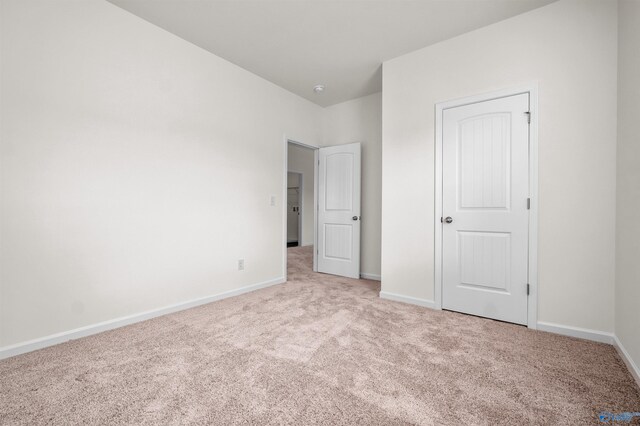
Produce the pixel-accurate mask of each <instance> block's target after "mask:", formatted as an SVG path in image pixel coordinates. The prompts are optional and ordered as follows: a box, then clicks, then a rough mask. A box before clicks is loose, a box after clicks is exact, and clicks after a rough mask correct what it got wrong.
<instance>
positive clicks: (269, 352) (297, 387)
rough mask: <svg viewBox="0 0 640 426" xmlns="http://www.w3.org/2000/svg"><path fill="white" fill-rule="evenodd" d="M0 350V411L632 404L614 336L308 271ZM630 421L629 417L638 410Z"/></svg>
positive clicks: (301, 411)
mask: <svg viewBox="0 0 640 426" xmlns="http://www.w3.org/2000/svg"><path fill="white" fill-rule="evenodd" d="M289 256H290V260H289V281H288V282H287V283H286V284H283V285H278V286H274V287H270V288H268V289H263V290H260V291H256V292H253V293H250V294H246V295H242V296H238V297H234V298H230V299H226V300H223V301H220V302H215V303H211V304H209V305H205V306H201V307H198V308H194V309H190V310H187V311H183V312H179V313H176V314H172V315H167V316H164V317H160V318H156V319H153V320H150V321H146V322H143V323H139V324H135V325H132V326H128V327H124V328H120V329H117V330H113V331H109V332H105V333H102V334H98V335H95V336H91V337H87V338H83V339H79V340H75V341H71V342H68V343H65V344H61V345H58V346H54V347H50V348H47V349H43V350H40V351H36V352H32V353H29V354H25V355H21V356H17V357H14V358H10V359H6V360H4V361H1V362H0V423H1V424H10V425H13V424H29V425H32V424H59V425H63V424H64V425H67V424H77V423H83V424H91V425H105V424H224V425H226V424H296V425H307V424H356V423H357V424H364V425H394V424H423V425H431V424H437V425H460V424H479V425H497V424H505V425H523V424H568V425H577V424H599V420H598V418H597V415H598V413H599V412H600V411H604V410H606V411H610V412H623V411H640V390H639V389H638V387H637V386H636V385H635V383H634V382H633V379H632V378H631V376H630V375H629V373H628V371H627V370H626V368H625V366H624V364H623V363H622V361H621V360H620V358H619V357H618V355H617V354H616V351H615V349H614V348H613V347H611V346H608V345H604V344H598V343H593V342H589V341H584V340H578V339H572V338H567V337H562V336H557V335H553V334H549V333H543V332H535V331H531V330H528V329H526V328H523V327H519V326H515V325H511V324H505V323H501V322H496V321H491V320H486V319H481V318H476V317H472V316H466V315H461V314H457V313H452V312H444V311H442V312H438V311H433V310H429V309H426V308H421V307H417V306H411V305H406V304H402V303H396V302H391V301H385V300H381V299H379V298H378V291H379V283H377V282H373V281H364V280H350V279H344V278H339V277H333V276H329V275H323V274H314V273H313V272H311V266H310V265H311V249H310V248H292V249H289ZM635 422H636V424H637V423H638V421H635Z"/></svg>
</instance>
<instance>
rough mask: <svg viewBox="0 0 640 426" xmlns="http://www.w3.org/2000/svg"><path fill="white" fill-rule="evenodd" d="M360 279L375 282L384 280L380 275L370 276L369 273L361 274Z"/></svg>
mask: <svg viewBox="0 0 640 426" xmlns="http://www.w3.org/2000/svg"><path fill="white" fill-rule="evenodd" d="M360 278H362V279H364V280H373V281H381V280H382V278H381V277H380V275H378V274H370V273H368V272H361V273H360Z"/></svg>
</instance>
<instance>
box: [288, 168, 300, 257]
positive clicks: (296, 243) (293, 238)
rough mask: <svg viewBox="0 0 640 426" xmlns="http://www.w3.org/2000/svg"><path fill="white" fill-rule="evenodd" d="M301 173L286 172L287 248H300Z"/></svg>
mask: <svg viewBox="0 0 640 426" xmlns="http://www.w3.org/2000/svg"><path fill="white" fill-rule="evenodd" d="M303 179H304V178H303V175H302V173H297V172H289V171H288V172H287V248H290V247H300V246H302V216H301V209H302V202H303V200H302V190H303V187H304V184H303Z"/></svg>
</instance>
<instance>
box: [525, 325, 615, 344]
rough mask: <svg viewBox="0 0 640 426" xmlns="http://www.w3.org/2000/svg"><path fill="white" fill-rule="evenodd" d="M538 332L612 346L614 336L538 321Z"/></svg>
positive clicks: (603, 332) (607, 333)
mask: <svg viewBox="0 0 640 426" xmlns="http://www.w3.org/2000/svg"><path fill="white" fill-rule="evenodd" d="M538 330H540V331H548V332H549V333H555V334H562V335H563V336H570V337H577V338H579V339H586V340H593V341H594V342H600V343H608V344H610V345H612V344H613V339H614V337H615V336H614V335H613V333H609V332H606V331H598V330H589V329H587V328H580V327H572V326H569V325H560V324H554V323H550V322H543V321H538Z"/></svg>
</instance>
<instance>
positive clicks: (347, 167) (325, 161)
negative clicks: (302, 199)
mask: <svg viewBox="0 0 640 426" xmlns="http://www.w3.org/2000/svg"><path fill="white" fill-rule="evenodd" d="M318 157H319V170H318V247H317V250H318V272H324V273H327V274H334V275H342V276H345V277H351V278H360V144H359V143H353V144H349V145H340V146H332V147H327V148H320V149H319V155H318Z"/></svg>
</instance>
